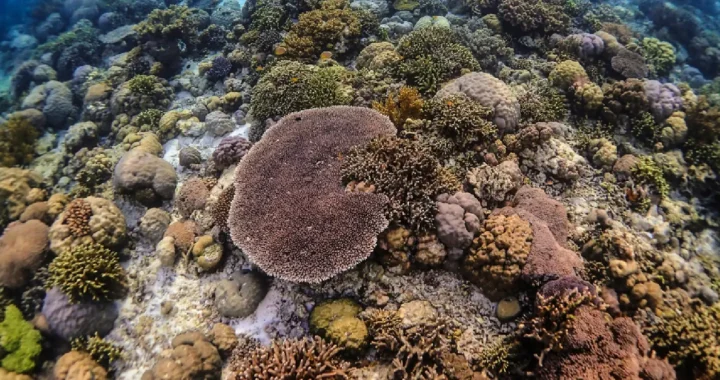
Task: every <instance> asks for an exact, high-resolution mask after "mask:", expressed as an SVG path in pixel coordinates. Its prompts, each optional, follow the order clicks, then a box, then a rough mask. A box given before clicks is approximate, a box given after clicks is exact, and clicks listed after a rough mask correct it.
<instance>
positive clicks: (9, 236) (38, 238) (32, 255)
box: [0, 220, 48, 288]
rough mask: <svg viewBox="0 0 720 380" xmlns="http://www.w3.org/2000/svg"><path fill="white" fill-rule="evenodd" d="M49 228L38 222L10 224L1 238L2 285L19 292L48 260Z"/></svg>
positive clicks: (0, 274)
mask: <svg viewBox="0 0 720 380" xmlns="http://www.w3.org/2000/svg"><path fill="white" fill-rule="evenodd" d="M47 247H48V226H46V225H45V224H43V223H42V222H40V221H37V220H30V221H27V222H25V223H22V222H14V223H11V224H10V225H9V226H8V227H7V228H6V229H5V231H4V232H3V234H2V236H0V285H2V286H5V287H8V288H20V287H22V286H24V285H25V284H26V283H27V282H28V281H30V279H31V278H32V276H33V274H34V272H35V270H36V269H38V268H39V267H40V265H42V263H43V260H44V259H45V251H46V249H47Z"/></svg>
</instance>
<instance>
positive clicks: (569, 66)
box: [548, 60, 590, 90]
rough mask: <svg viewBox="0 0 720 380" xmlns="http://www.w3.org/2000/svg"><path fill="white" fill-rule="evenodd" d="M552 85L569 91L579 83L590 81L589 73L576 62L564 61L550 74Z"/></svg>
mask: <svg viewBox="0 0 720 380" xmlns="http://www.w3.org/2000/svg"><path fill="white" fill-rule="evenodd" d="M548 79H550V83H552V85H553V86H555V87H558V88H561V89H563V90H567V89H568V88H570V86H572V85H573V84H574V83H575V82H577V81H590V79H589V78H588V75H587V72H585V69H584V68H583V67H582V65H580V63H578V62H576V61H570V60H567V61H562V62H560V63H558V64H557V66H555V68H554V69H553V71H551V72H550V76H549V77H548Z"/></svg>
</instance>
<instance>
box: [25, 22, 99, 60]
mask: <svg viewBox="0 0 720 380" xmlns="http://www.w3.org/2000/svg"><path fill="white" fill-rule="evenodd" d="M98 35H99V33H98V30H97V29H95V28H93V26H92V23H91V22H88V21H87V20H80V21H79V22H78V23H77V24H75V26H74V27H73V28H72V29H71V30H69V31H67V32H65V33H63V34H61V35H59V36H57V38H55V39H53V40H50V41H48V42H45V43H44V44H42V45H40V46H38V47H37V49H36V53H37V55H42V54H45V53H52V54H57V53H60V52H62V51H63V50H65V49H67V48H69V47H70V46H73V45H76V44H81V43H86V44H90V45H91V46H95V45H97V44H98V40H97V36H98Z"/></svg>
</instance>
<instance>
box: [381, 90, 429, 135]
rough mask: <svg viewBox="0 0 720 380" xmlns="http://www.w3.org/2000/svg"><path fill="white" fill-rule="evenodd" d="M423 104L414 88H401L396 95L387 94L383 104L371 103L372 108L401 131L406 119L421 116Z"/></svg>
mask: <svg viewBox="0 0 720 380" xmlns="http://www.w3.org/2000/svg"><path fill="white" fill-rule="evenodd" d="M423 104H424V101H423V99H422V96H420V93H419V92H418V90H417V89H416V88H414V87H407V86H403V87H400V90H398V91H397V94H392V93H391V94H389V95H388V96H387V98H385V101H384V102H373V103H372V108H373V109H374V110H376V111H378V112H380V113H381V114H383V115H385V116H387V117H389V118H390V121H392V123H393V124H394V125H395V127H396V128H398V129H400V130H402V128H403V127H404V125H405V122H406V121H407V120H408V119H418V118H420V117H421V116H422V110H423Z"/></svg>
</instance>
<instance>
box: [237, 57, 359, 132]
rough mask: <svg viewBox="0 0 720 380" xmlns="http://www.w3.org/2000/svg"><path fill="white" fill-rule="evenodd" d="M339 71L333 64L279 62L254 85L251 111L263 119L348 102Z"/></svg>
mask: <svg viewBox="0 0 720 380" xmlns="http://www.w3.org/2000/svg"><path fill="white" fill-rule="evenodd" d="M336 74H337V73H336V70H332V68H318V67H316V66H311V65H304V64H302V63H299V62H294V61H282V62H279V63H278V64H276V65H275V66H273V67H272V69H270V71H269V72H268V73H267V74H265V75H264V76H263V77H262V78H260V81H259V82H258V84H257V85H256V86H255V87H254V88H253V94H252V99H251V100H250V114H251V115H252V116H253V117H254V118H255V119H257V120H258V121H260V122H263V121H265V120H266V119H268V118H271V117H276V116H285V115H287V114H289V113H291V112H297V111H301V110H304V109H308V108H317V107H327V106H332V105H342V104H348V103H350V98H349V97H348V96H347V94H345V93H344V90H343V89H344V87H343V85H342V84H341V82H340V80H339V78H338V76H337V75H336ZM262 132H264V130H263V131H260V132H259V133H256V135H257V136H258V137H260V136H262Z"/></svg>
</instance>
